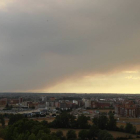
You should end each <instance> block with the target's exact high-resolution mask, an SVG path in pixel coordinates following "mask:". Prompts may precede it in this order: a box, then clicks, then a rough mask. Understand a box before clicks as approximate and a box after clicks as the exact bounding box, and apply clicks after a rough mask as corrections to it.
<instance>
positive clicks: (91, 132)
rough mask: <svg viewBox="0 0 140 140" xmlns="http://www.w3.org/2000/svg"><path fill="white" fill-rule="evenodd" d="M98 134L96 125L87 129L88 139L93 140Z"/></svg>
mask: <svg viewBox="0 0 140 140" xmlns="http://www.w3.org/2000/svg"><path fill="white" fill-rule="evenodd" d="M98 133H99V128H98V127H97V126H96V125H92V127H91V128H90V129H89V132H88V136H89V139H92V140H94V139H95V137H97V135H98Z"/></svg>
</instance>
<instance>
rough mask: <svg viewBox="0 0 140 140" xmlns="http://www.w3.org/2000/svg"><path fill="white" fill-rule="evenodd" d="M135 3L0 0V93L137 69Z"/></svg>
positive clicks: (139, 22) (138, 7)
mask: <svg viewBox="0 0 140 140" xmlns="http://www.w3.org/2000/svg"><path fill="white" fill-rule="evenodd" d="M139 13H140V1H139V0H133V1H132V0H123V1H118V0H113V1H112V0H106V1H103V0H102V1H98V0H94V1H90V0H86V1H85V0H76V1H75V0H69V1H65V0H59V1H58V0H51V1H50V0H40V1H34V0H28V1H26V0H20V1H19V0H12V1H10V2H9V1H6V0H3V1H1V3H0V77H1V80H0V91H1V92H3V91H28V90H29V91H32V90H38V89H42V88H47V87H50V86H53V85H54V84H55V83H58V82H60V81H61V80H63V79H67V78H70V77H77V76H83V75H87V74H88V73H90V74H93V75H94V74H97V73H104V74H108V73H111V72H114V71H115V72H117V71H122V70H124V71H133V68H135V67H138V66H139V65H140V55H139V52H140V46H139V45H140V40H139V38H140V18H139Z"/></svg>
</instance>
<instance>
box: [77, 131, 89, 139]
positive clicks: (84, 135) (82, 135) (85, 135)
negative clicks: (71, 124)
mask: <svg viewBox="0 0 140 140" xmlns="http://www.w3.org/2000/svg"><path fill="white" fill-rule="evenodd" d="M78 136H79V138H81V140H85V139H87V138H88V137H89V131H88V130H81V131H79V134H78Z"/></svg>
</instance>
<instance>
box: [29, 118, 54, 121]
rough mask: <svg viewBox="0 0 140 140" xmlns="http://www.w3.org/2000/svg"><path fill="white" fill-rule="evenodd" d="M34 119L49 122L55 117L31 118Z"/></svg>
mask: <svg viewBox="0 0 140 140" xmlns="http://www.w3.org/2000/svg"><path fill="white" fill-rule="evenodd" d="M31 119H33V120H37V121H39V122H41V121H48V122H52V121H53V120H54V119H55V118H53V117H51V118H46V117H43V118H31Z"/></svg>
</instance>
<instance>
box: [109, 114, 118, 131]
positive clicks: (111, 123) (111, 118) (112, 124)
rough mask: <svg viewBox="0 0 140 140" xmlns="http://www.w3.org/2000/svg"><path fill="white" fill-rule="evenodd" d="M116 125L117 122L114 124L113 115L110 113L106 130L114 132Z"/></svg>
mask: <svg viewBox="0 0 140 140" xmlns="http://www.w3.org/2000/svg"><path fill="white" fill-rule="evenodd" d="M116 124H117V122H116V119H115V118H114V115H113V114H112V113H110V114H109V121H108V126H107V128H108V129H109V130H116V128H117V126H116Z"/></svg>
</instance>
